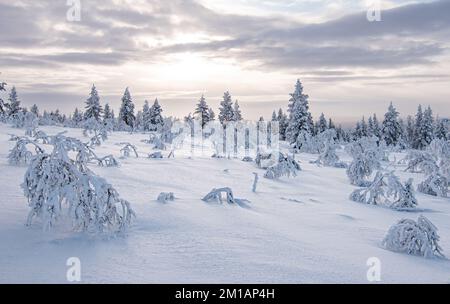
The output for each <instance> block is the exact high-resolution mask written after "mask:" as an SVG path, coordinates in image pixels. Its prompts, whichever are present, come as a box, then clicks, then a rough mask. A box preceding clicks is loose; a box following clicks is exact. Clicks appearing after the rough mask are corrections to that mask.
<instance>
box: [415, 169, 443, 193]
mask: <svg viewBox="0 0 450 304" xmlns="http://www.w3.org/2000/svg"><path fill="white" fill-rule="evenodd" d="M417 189H418V190H419V192H422V193H425V194H429V195H433V196H440V197H447V193H448V179H447V178H446V177H445V176H443V175H441V174H439V173H434V174H431V175H429V176H428V177H427V179H425V180H424V181H423V182H421V183H420V184H419V186H418V187H417Z"/></svg>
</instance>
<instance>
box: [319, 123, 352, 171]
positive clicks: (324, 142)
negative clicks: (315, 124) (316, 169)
mask: <svg viewBox="0 0 450 304" xmlns="http://www.w3.org/2000/svg"><path fill="white" fill-rule="evenodd" d="M317 137H318V139H319V141H320V146H322V147H323V148H322V152H321V153H320V155H319V158H318V159H317V160H316V161H314V162H313V163H316V164H318V165H323V166H328V167H336V168H345V167H346V164H345V163H343V162H341V161H339V156H338V155H337V154H336V148H337V144H336V142H335V138H336V137H337V134H336V130H335V129H328V130H325V131H324V132H322V133H321V134H319V135H318V136H317Z"/></svg>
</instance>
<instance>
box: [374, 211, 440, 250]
mask: <svg viewBox="0 0 450 304" xmlns="http://www.w3.org/2000/svg"><path fill="white" fill-rule="evenodd" d="M437 231H438V230H437V228H436V226H434V225H433V223H431V222H430V220H428V219H427V218H426V217H424V216H423V215H421V216H419V218H418V220H417V222H416V221H414V220H410V219H402V220H401V221H399V222H398V223H397V224H395V225H393V226H392V227H391V228H390V229H389V231H388V233H387V235H386V237H385V238H384V240H383V242H382V245H383V246H384V247H385V248H386V249H388V250H391V251H395V252H401V253H406V254H411V255H418V256H423V257H425V258H434V257H440V258H444V254H443V253H442V248H441V247H440V246H439V244H438V242H439V235H438V234H437Z"/></svg>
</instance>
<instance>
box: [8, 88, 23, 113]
mask: <svg viewBox="0 0 450 304" xmlns="http://www.w3.org/2000/svg"><path fill="white" fill-rule="evenodd" d="M8 101H9V104H8V116H9V117H11V116H13V115H16V114H18V113H19V112H20V110H21V108H20V100H19V96H18V95H17V90H16V87H15V86H13V87H12V89H11V92H10V93H9V97H8Z"/></svg>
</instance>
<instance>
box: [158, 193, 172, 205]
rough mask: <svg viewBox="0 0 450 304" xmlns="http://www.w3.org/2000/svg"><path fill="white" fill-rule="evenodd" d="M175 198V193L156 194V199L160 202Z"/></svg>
mask: <svg viewBox="0 0 450 304" xmlns="http://www.w3.org/2000/svg"><path fill="white" fill-rule="evenodd" d="M174 200H175V195H174V194H173V193H172V192H168V193H166V192H161V193H160V194H159V195H158V199H157V201H158V202H160V203H167V202H169V201H174Z"/></svg>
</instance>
